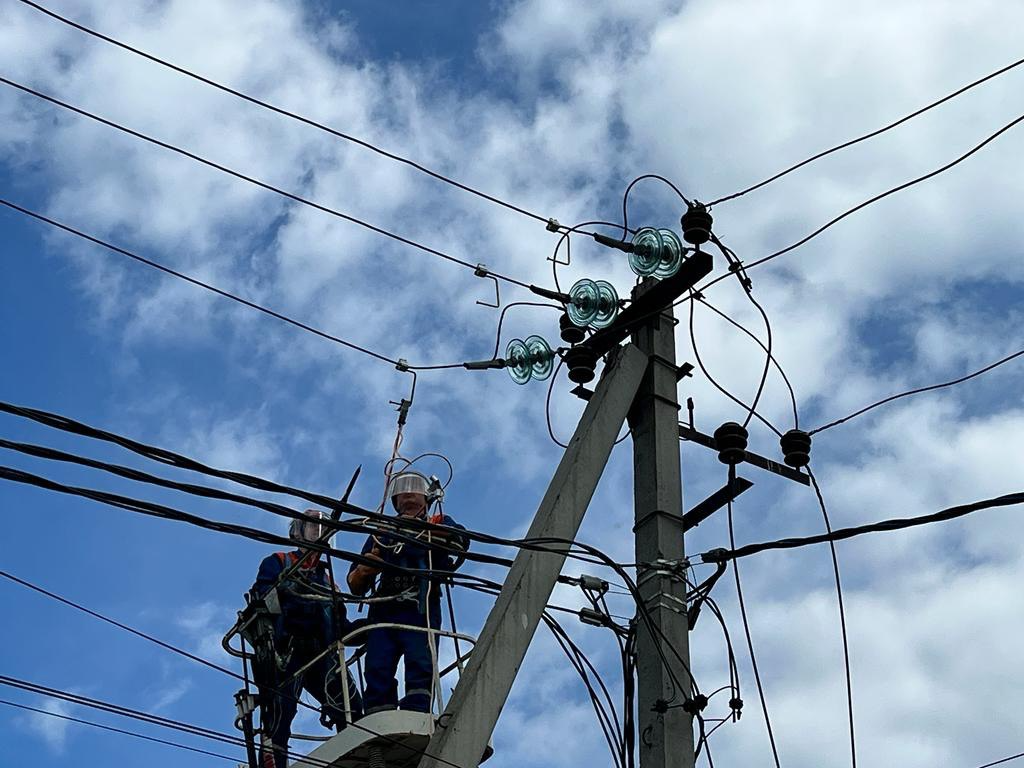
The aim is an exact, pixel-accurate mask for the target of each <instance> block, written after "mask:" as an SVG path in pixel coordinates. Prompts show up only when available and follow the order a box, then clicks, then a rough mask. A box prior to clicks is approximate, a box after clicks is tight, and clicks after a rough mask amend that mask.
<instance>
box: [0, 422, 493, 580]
mask: <svg viewBox="0 0 1024 768" xmlns="http://www.w3.org/2000/svg"><path fill="white" fill-rule="evenodd" d="M0 449H7V450H13V451H17V452H19V453H23V454H26V455H28V456H35V457H37V458H42V459H49V460H53V461H61V462H66V463H71V464H77V465H79V466H85V467H90V468H92V469H99V470H102V471H104V472H108V473H110V474H113V475H116V476H118V477H124V478H127V479H129V480H134V481H136V482H141V483H146V484H149V485H156V486H159V487H161V488H170V489H172V490H176V491H181V492H183V493H188V494H192V495H195V496H201V497H204V498H209V499H218V500H221V501H230V502H234V503H236V504H245V505H248V506H251V507H256V508H257V509H262V510H264V511H267V512H270V513H272V514H275V515H278V516H281V517H286V518H288V519H290V520H305V519H306V516H305V515H304V514H303V513H302V512H296V511H295V510H293V509H290V508H288V507H286V506H284V505H282V504H277V503H275V502H272V501H266V500H264V499H253V498H249V497H247V496H242V495H240V494H236V493H231V492H230V491H225V490H222V489H220V488H210V487H208V486H204V485H196V484H193V483H182V482H179V481H176V480H168V479H166V478H163V477H159V476H157V475H152V474H149V473H148V472H142V471H140V470H137V469H133V468H131V467H125V466H121V465H119V464H111V463H110V462H105V461H99V460H96V459H90V458H87V457H85V456H78V455H76V454H73V453H67V452H65V451H59V450H56V449H54V448H47V447H45V446H39V445H32V444H29V443H19V442H15V441H12V440H5V439H3V438H0ZM386 519H387V521H388V522H391V521H393V520H394V518H386ZM324 526H325V527H330V528H331V529H333V530H335V531H343V532H348V533H358V534H379V533H381V532H383V531H384V530H386V532H387V533H388V535H389V536H394V537H396V538H398V539H400V540H402V541H407V542H409V543H418V542H419V540H418V539H416V538H415V537H414V536H409V535H407V534H406V533H404V532H402V531H398V530H393V529H394V526H387V528H386V529H385V528H383V527H378V526H371V525H368V524H366V523H355V522H351V521H348V520H325V521H324ZM434 548H436V549H440V550H445V551H449V552H452V553H453V554H457V555H458V556H459V557H465V558H466V559H468V560H474V561H477V562H481V563H485V564H488V565H499V566H503V567H506V568H508V567H511V566H512V561H511V560H509V559H508V558H504V557H496V556H494V555H487V554H484V553H479V552H466V551H465V550H463V549H461V548H458V547H453V546H451V545H449V544H447V543H444V542H436V543H435V545H434Z"/></svg>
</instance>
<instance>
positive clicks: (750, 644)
mask: <svg viewBox="0 0 1024 768" xmlns="http://www.w3.org/2000/svg"><path fill="white" fill-rule="evenodd" d="M735 480H736V465H735V464H730V465H729V484H730V485H732V484H733V483H734V482H735ZM726 505H727V516H728V523H729V547H730V548H731V549H732V550H733V551H735V549H736V539H735V533H734V530H733V520H732V497H731V496H730V497H728V501H727V503H726ZM738 566H739V563H738V562H737V561H736V560H735V559H734V560H733V563H732V572H733V576H734V577H735V582H736V600H737V602H738V603H739V607H740V617H741V618H742V620H743V634H744V636H745V637H746V640H747V650H748V651H749V652H750V666H751V668H752V669H753V671H754V683H755V685H756V687H757V697H758V699H759V700H760V702H761V712H762V713H763V714H764V724H765V728H766V729H767V730H768V743H769V744H770V745H771V749H772V759H773V760H774V762H775V768H780V764H779V750H778V748H777V747H776V745H775V733H774V731H773V730H772V721H771V717H769V715H768V702H767V700H766V698H765V695H764V686H763V685H762V684H761V673H760V672H759V671H758V668H757V657H756V656H755V655H754V641H753V638H752V637H751V634H750V623H749V622H748V621H747V608H746V604H745V603H744V601H743V588H742V586H741V585H740V569H739V567H738Z"/></svg>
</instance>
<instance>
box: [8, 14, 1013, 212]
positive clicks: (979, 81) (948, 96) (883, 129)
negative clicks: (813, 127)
mask: <svg viewBox="0 0 1024 768" xmlns="http://www.w3.org/2000/svg"><path fill="white" fill-rule="evenodd" d="M25 1H26V0H22V2H25ZM1021 64H1024V59H1018V60H1017V61H1015V62H1013V63H1012V64H1007V65H1006V66H1005V67H1001V68H1000V69H997V70H996V71H994V72H990V73H989V74H987V75H985V76H984V77H981V78H979V79H977V80H975V81H974V82H971V83H968V84H967V85H965V86H963V87H961V88H958V89H957V90H955V91H953V92H952V93H949V94H946V95H945V96H943V97H942V98H941V99H939V100H937V101H933V102H932V103H931V104H928V105H926V106H924V107H921V108H920V109H917V110H915V111H914V112H911V113H910V114H909V115H904V116H903V117H901V118H900V119H898V120H896V121H894V122H892V123H889V124H888V125H885V126H883V127H881V128H878V129H876V130H874V131H871V132H870V133H865V134H864V135H862V136H858V137H857V138H855V139H850V140H849V141H846V142H843V143H842V144H837V145H836V146H834V147H832V148H831V149H826V150H825V151H823V152H819V153H818V154H816V155H813V156H811V157H809V158H807V159H806V160H802V161H801V162H799V163H797V164H796V165H793V166H790V167H789V168H786V169H785V170H783V171H780V172H779V173H776V174H775V175H774V176H770V177H769V178H767V179H765V180H764V181H761V182H758V183H757V184H754V185H753V186H750V187H747V188H746V189H742V190H740V191H739V192H734V193H733V194H731V195H726V196H725V197H720V198H718V199H717V200H715V201H713V202H711V203H708V205H709V206H712V205H718V204H719V203H724V202H726V201H727V200H734V199H736V198H737V197H742V196H743V195H745V194H747V193H748V192H753V191H754V190H755V189H760V188H761V187H763V186H765V185H766V184H770V183H771V182H773V181H775V180H777V179H781V178H782V177H783V176H786V175H787V174H790V173H792V172H793V171H795V170H797V169H798V168H803V167H804V166H805V165H807V164H808V163H813V162H814V161H815V160H820V159H821V158H823V157H825V156H826V155H831V154H832V153H833V152H838V151H839V150H841V149H846V148H847V147H852V146H853V145H854V144H859V143H860V142H862V141H866V140H867V139H871V138H874V137H875V136H878V135H880V134H882V133H885V132H886V131H888V130H890V129H892V128H895V127H896V126H898V125H902V124H903V123H905V122H907V121H908V120H910V119H912V118H915V117H917V116H918V115H922V114H924V113H925V112H927V111H928V110H930V109H932V108H934V107H937V106H939V105H940V104H944V103H945V102H947V101H949V100H951V99H953V98H956V97H957V96H959V95H960V94H962V93H965V92H966V91H969V90H971V89H972V88H974V87H975V86H977V85H981V84H982V83H984V82H987V81H989V80H992V79H993V78H995V77H998V76H999V75H1002V74H1004V73H1006V72H1009V71H1010V70H1011V69H1014V68H1015V67H1019V66H1020V65H1021Z"/></svg>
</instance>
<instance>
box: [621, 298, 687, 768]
mask: <svg viewBox="0 0 1024 768" xmlns="http://www.w3.org/2000/svg"><path fill="white" fill-rule="evenodd" d="M655 284H656V281H655V280H653V279H651V278H648V279H647V280H645V281H644V282H643V283H641V284H640V285H638V286H637V287H636V289H635V290H634V291H633V299H634V301H635V300H637V299H638V298H639V297H640V296H642V295H643V294H644V293H645V292H646V291H648V290H650V289H651V288H652V287H653V286H654V285H655ZM633 343H634V344H636V346H637V347H639V349H640V350H641V351H642V352H645V353H646V354H647V355H648V359H649V362H648V367H647V372H646V374H645V375H644V379H643V381H642V382H641V383H640V389H639V391H638V392H637V395H636V400H635V401H634V403H633V408H632V410H631V411H630V414H629V424H630V428H631V429H632V431H633V472H634V479H633V505H634V514H635V520H636V522H635V524H634V527H633V531H634V533H635V534H636V562H637V563H649V564H654V565H649V566H647V567H643V566H641V568H640V569H638V572H637V586H638V587H639V591H640V595H641V598H642V599H643V603H644V605H645V606H646V608H647V610H648V612H649V613H650V616H651V620H652V622H653V624H654V626H656V627H657V628H658V629H660V631H661V632H662V633H663V634H664V639H662V638H659V637H654V636H652V635H651V632H650V631H649V630H648V628H647V626H646V625H645V623H644V622H643V621H639V622H638V624H637V648H636V650H637V702H638V710H639V711H638V712H637V725H638V739H637V745H638V748H639V756H640V768H692V766H693V764H694V759H693V750H694V746H693V716H692V715H691V714H690V713H688V712H687V711H685V710H684V709H683V708H682V706H681V705H682V703H683V702H684V701H686V700H688V699H689V698H690V690H689V686H690V673H689V672H688V671H687V668H688V667H689V665H690V650H689V626H688V621H687V617H686V583H685V581H684V580H683V578H682V577H681V576H680V575H679V571H678V570H672V569H671V567H670V566H671V564H676V565H678V564H679V563H681V562H682V560H683V557H684V548H683V493H682V472H681V469H680V456H679V415H678V412H679V403H678V400H677V396H676V389H677V386H678V378H677V367H676V362H675V360H676V351H675V320H674V318H673V316H672V308H671V307H668V308H667V309H666V310H665V311H663V312H662V313H661V314H660V315H655V316H654V317H653V318H651V319H650V321H648V322H647V323H645V324H644V325H643V326H641V327H640V328H638V329H636V330H635V331H634V332H633ZM659 561H664V564H665V567H658V566H657V564H658V562H659ZM670 646H671V648H670ZM659 649H660V651H661V652H660V653H659ZM673 649H674V651H675V652H673ZM677 653H678V657H677V656H676V654H677ZM679 657H681V659H682V660H680V658H679ZM663 658H664V659H667V664H666V662H665V661H664V660H663ZM684 662H685V665H684ZM673 677H674V679H675V680H677V681H679V682H680V683H682V685H684V686H686V687H685V688H684V689H683V690H680V689H679V686H678V685H676V684H675V683H674V682H673ZM659 700H660V701H662V702H671V708H670V709H667V710H666V711H664V712H657V711H655V710H654V709H653V705H654V704H655V702H658V701H659Z"/></svg>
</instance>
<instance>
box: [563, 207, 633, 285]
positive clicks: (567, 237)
mask: <svg viewBox="0 0 1024 768" xmlns="http://www.w3.org/2000/svg"><path fill="white" fill-rule="evenodd" d="M593 226H601V227H612V228H614V229H618V228H619V225H618V224H615V223H614V222H611V221H583V222H580V223H579V224H576V225H574V226H572V227H564V231H563V232H562V235H561V237H559V238H558V242H557V243H556V244H555V250H554V252H553V253H552V254H551V256H550V257H549V258H548V261H550V262H551V274H552V277H553V278H554V283H555V290H556V291H558V292H559V293H561V292H562V286H561V285H560V284H559V282H558V268H559V267H560V266H562V267H567V266H569V264H570V263H572V237H571V235H572V234H574V233H577V232H579V233H582V234H587V235H590V236H593V234H594V233H593V232H586V231H585V230H583V227H593ZM563 243H564V244H565V261H559V260H558V252H559V251H560V250H561V249H562V244H563Z"/></svg>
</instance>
